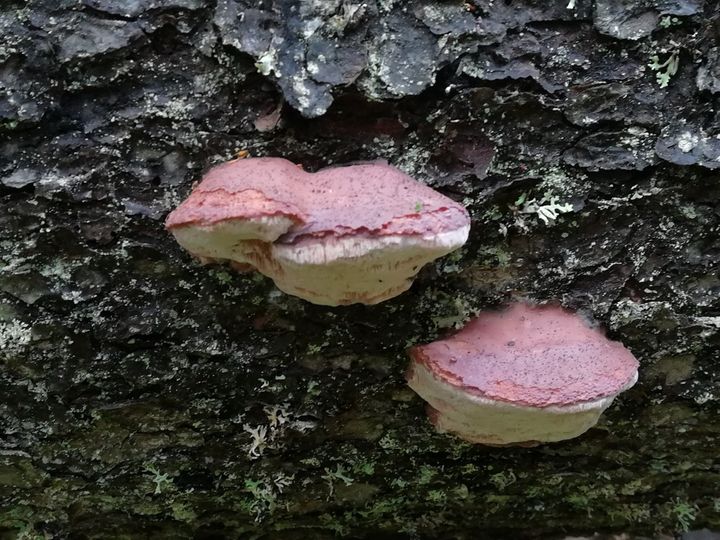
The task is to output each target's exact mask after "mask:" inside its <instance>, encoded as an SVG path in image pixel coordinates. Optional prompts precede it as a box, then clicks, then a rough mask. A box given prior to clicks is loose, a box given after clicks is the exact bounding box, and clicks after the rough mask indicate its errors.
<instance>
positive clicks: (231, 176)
mask: <svg viewBox="0 0 720 540" xmlns="http://www.w3.org/2000/svg"><path fill="white" fill-rule="evenodd" d="M166 227H167V228H168V229H169V230H170V231H171V232H172V233H173V235H174V236H175V238H176V239H177V241H178V242H179V243H180V245H181V246H183V247H184V248H185V249H186V250H188V251H189V252H190V253H191V254H193V255H195V256H197V257H200V258H201V260H205V261H230V262H231V263H232V264H233V266H236V267H240V268H247V267H248V266H247V265H250V266H251V267H253V268H256V269H257V270H258V271H260V272H261V273H263V274H265V275H266V276H269V277H270V278H272V279H273V281H275V284H276V285H277V287H278V288H279V289H281V290H282V291H285V292H286V293H288V294H292V295H295V296H299V297H300V298H304V299H305V300H308V301H310V302H314V303H316V304H324V305H331V306H334V305H343V304H352V303H363V304H376V303H378V302H382V301H383V300H386V299H388V298H392V297H393V296H397V295H398V294H400V293H402V292H403V291H405V290H407V289H408V287H410V285H411V284H412V280H413V278H414V277H415V275H416V274H417V272H418V271H419V270H420V268H421V267H422V266H423V265H424V264H426V263H428V262H430V261H432V260H434V259H436V258H438V257H441V256H443V255H445V254H447V253H450V252H451V251H453V250H455V249H457V248H459V247H460V246H462V245H463V244H464V243H465V241H466V240H467V236H468V233H469V230H470V218H469V216H468V213H467V211H466V210H465V208H464V207H463V206H462V205H460V204H458V203H456V202H454V201H452V200H451V199H449V198H447V197H445V196H444V195H441V194H440V193H438V192H436V191H434V190H433V189H431V188H429V187H427V186H425V185H423V184H421V183H419V182H417V181H415V180H413V179H412V178H410V177H409V176H407V175H406V174H404V173H403V172H401V171H399V170H398V169H396V168H394V167H392V166H390V165H387V164H384V163H369V164H368V163H364V164H359V165H349V166H341V167H333V168H328V169H323V170H320V171H318V172H316V173H307V172H305V171H303V170H302V169H301V168H300V167H299V166H297V165H294V164H293V163H291V162H290V161H287V160H285V159H281V158H250V159H242V160H235V161H230V162H228V163H224V164H222V165H219V166H217V167H215V168H213V169H211V170H210V171H209V172H208V173H207V174H206V175H205V177H204V178H203V180H202V182H201V183H200V184H199V185H198V186H197V187H196V188H195V189H194V190H193V191H192V193H191V194H190V196H189V197H188V198H187V199H186V200H185V201H184V202H183V203H182V204H181V205H180V206H179V207H178V208H176V209H175V210H174V211H173V212H172V213H170V215H169V216H168V218H167V221H166Z"/></svg>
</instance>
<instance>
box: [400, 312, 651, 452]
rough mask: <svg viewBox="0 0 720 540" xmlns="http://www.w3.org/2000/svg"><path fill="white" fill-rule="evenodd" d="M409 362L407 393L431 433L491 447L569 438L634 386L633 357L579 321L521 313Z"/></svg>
mask: <svg viewBox="0 0 720 540" xmlns="http://www.w3.org/2000/svg"><path fill="white" fill-rule="evenodd" d="M409 354H410V357H411V363H410V368H409V369H408V373H407V379H408V383H409V385H410V387H411V388H412V389H413V390H415V392H417V393H418V394H419V395H420V396H421V397H422V398H423V399H424V400H425V401H427V402H428V404H429V406H428V407H429V408H428V415H429V417H430V420H431V421H432V423H433V424H434V425H435V427H436V428H437V429H438V431H441V432H450V433H453V434H455V435H457V436H458V437H460V438H462V439H465V440H467V441H470V442H476V443H482V444H487V445H495V446H505V445H513V444H515V445H525V446H534V445H536V444H539V443H542V442H552V441H560V440H564V439H570V438H573V437H577V436H578V435H580V434H582V433H584V432H585V431H587V430H588V429H590V428H591V427H592V426H594V425H595V424H596V423H597V421H598V418H599V417H600V415H601V414H602V412H603V411H604V410H605V409H606V408H607V407H609V406H610V404H611V403H612V401H613V399H614V398H615V397H616V396H617V395H618V394H619V393H620V392H622V391H623V390H626V389H628V388H630V387H631V386H632V385H633V384H635V382H636V381H637V376H638V373H637V370H638V362H637V360H636V359H635V357H634V356H633V355H632V353H631V352H630V351H629V350H628V349H626V348H625V347H624V346H623V345H622V344H621V343H619V342H617V341H611V340H609V339H608V338H606V337H605V336H604V335H603V333H602V332H601V331H600V330H598V329H594V328H591V327H589V326H588V325H587V324H586V322H585V321H584V320H583V319H582V318H581V317H580V316H579V315H577V314H575V313H572V312H569V311H567V310H565V309H563V308H560V307H556V306H531V305H528V304H525V303H518V304H514V305H512V306H510V307H508V308H506V309H504V310H502V311H497V312H488V313H482V314H480V315H479V316H478V317H477V318H475V319H474V320H472V321H471V322H470V323H468V324H467V325H466V326H465V327H464V328H463V329H462V330H460V331H459V332H457V333H456V334H454V335H452V336H450V337H448V338H446V339H442V340H439V341H435V342H433V343H430V344H428V345H420V346H415V347H411V348H410V350H409Z"/></svg>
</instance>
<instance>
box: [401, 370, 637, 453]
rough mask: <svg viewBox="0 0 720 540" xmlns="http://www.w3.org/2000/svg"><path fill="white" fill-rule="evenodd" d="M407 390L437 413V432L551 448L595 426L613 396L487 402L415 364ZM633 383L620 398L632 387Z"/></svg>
mask: <svg viewBox="0 0 720 540" xmlns="http://www.w3.org/2000/svg"><path fill="white" fill-rule="evenodd" d="M411 369H412V373H411V375H410V379H409V381H408V384H409V385H410V387H411V388H412V389H413V390H415V392H417V393H418V394H419V395H420V397H422V398H423V399H424V400H425V401H427V402H428V403H429V404H430V405H431V406H432V407H433V408H434V409H435V410H436V411H437V413H436V414H437V416H436V418H435V419H434V423H435V426H436V427H437V429H438V430H439V431H441V432H446V431H447V432H451V433H453V434H455V435H457V436H459V437H461V438H463V439H465V440H468V441H471V442H477V443H484V444H496V445H503V444H518V443H525V442H534V441H537V442H553V441H562V440H565V439H571V438H573V437H577V436H578V435H581V434H582V433H584V432H585V431H587V430H588V429H590V428H591V427H592V426H594V425H595V424H596V423H597V421H598V419H599V418H600V415H601V414H602V412H603V411H604V410H605V409H607V408H608V407H609V406H610V404H611V403H612V402H613V399H614V398H615V395H612V396H608V397H604V398H601V399H597V400H594V401H588V402H584V403H578V404H574V405H566V406H550V407H544V408H538V407H527V406H522V405H516V404H512V403H508V402H503V401H496V400H492V399H487V398H483V397H481V396H478V395H475V394H471V393H468V392H465V391H463V390H462V389H460V388H458V387H457V386H454V385H451V384H449V383H447V382H444V381H442V380H440V379H438V378H437V377H435V376H434V375H433V374H432V372H431V371H430V370H429V369H428V368H427V367H426V366H425V365H424V364H420V363H417V362H415V363H413V365H412V368H411ZM636 381H637V374H635V377H634V378H633V379H632V380H631V381H630V382H629V383H628V384H627V385H626V386H625V387H623V388H620V389H619V390H618V393H620V392H621V391H623V390H625V389H626V388H629V387H631V386H632V385H633V384H635V382H636Z"/></svg>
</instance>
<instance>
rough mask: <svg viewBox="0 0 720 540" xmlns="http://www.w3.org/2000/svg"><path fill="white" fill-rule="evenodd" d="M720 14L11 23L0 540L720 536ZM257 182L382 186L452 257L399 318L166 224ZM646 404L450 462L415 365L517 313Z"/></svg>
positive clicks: (657, 8) (380, 7)
mask: <svg viewBox="0 0 720 540" xmlns="http://www.w3.org/2000/svg"><path fill="white" fill-rule="evenodd" d="M717 21H718V13H717V6H716V3H715V2H711V1H706V2H702V1H700V0H662V1H661V0H656V1H654V2H641V1H640V0H637V1H634V0H633V1H627V2H619V1H612V0H596V1H595V2H591V1H590V0H577V1H573V2H570V3H569V4H568V2H567V1H565V0H563V1H561V2H560V1H557V2H556V1H554V0H553V1H545V0H542V1H540V0H521V1H513V2H503V1H499V0H495V1H494V2H485V1H482V0H471V1H468V2H460V1H443V2H440V1H429V0H428V1H422V0H414V1H409V2H399V1H395V0H378V1H377V2H375V1H369V2H360V1H357V2H356V1H340V0H329V1H327V2H319V1H312V0H306V1H304V2H299V1H294V0H285V1H283V0H275V1H274V2H271V1H268V0H265V1H261V2H251V1H250V0H217V1H210V0H132V1H128V2H111V1H109V0H81V1H76V0H59V1H58V0H52V1H51V0H36V1H21V0H20V1H19V0H15V1H12V0H11V1H10V2H7V1H6V2H4V3H3V5H2V6H0V28H2V36H3V40H2V43H0V396H2V397H0V434H1V436H0V538H31V537H32V538H36V537H37V538H41V537H52V538H55V537H57V538H66V537H70V538H133V539H135V538H146V537H147V538H266V539H271V538H282V539H292V538H334V537H336V536H339V535H345V536H346V537H349V538H479V537H488V538H546V537H547V538H555V537H562V536H563V535H565V534H569V533H592V532H594V531H604V532H618V531H627V532H631V533H633V534H638V535H644V536H652V535H655V534H657V533H659V532H663V533H671V532H673V531H679V530H682V529H687V528H700V527H710V528H713V527H715V528H718V527H720V492H719V491H718V487H719V486H720V462H719V460H718V451H717V448H718V443H719V442H720V420H718V418H719V416H718V399H720V367H719V366H720V358H719V357H718V349H719V346H720V300H719V299H718V295H719V293H720V277H719V276H718V266H719V260H720V234H719V230H720V213H719V212H718V206H717V204H718V203H717V201H718V199H719V198H720V178H719V177H718V172H717V171H718V168H720V143H718V136H719V135H720V122H719V117H718V114H717V111H718V110H720V108H718V96H719V92H720V79H719V77H720V55H719V54H718V47H717V36H718V22H717ZM240 151H247V152H249V153H250V154H251V155H253V156H262V155H277V156H283V157H286V158H288V159H292V160H294V161H295V162H297V163H299V164H302V165H303V166H305V167H306V168H307V169H309V170H314V169H317V168H319V167H321V166H324V165H329V164H333V163H343V162H349V161H354V160H373V159H386V160H388V161H389V162H390V163H392V164H394V165H396V166H398V167H400V168H402V169H403V170H405V171H407V172H408V173H410V174H412V175H413V176H415V177H417V178H418V179H420V180H422V181H424V182H427V183H429V184H430V185H432V186H434V187H436V188H437V189H439V190H440V191H442V192H443V193H445V194H447V195H448V196H451V197H453V198H455V199H456V200H459V201H462V202H463V203H464V204H465V205H466V206H467V208H468V209H469V210H470V212H471V214H472V216H473V229H472V232H471V239H470V241H469V242H468V244H467V245H466V247H465V248H463V249H462V250H461V251H460V252H458V253H456V254H454V255H451V256H449V257H446V258H444V259H442V260H440V261H438V262H437V263H436V264H434V265H430V266H429V267H427V268H425V269H424V270H423V271H422V273H421V275H420V277H419V279H418V280H417V282H416V283H415V285H414V286H413V287H412V289H411V290H410V291H408V292H407V293H405V294H403V295H401V296H399V297H397V298H395V299H393V300H390V301H387V302H384V303H382V304H380V305H377V306H350V307H339V308H327V307H321V306H314V305H311V304H308V303H306V302H303V301H301V300H299V299H296V298H293V297H290V296H286V295H284V294H281V293H279V292H278V291H277V290H276V289H274V287H273V286H272V283H271V282H270V281H269V280H266V279H264V278H262V277H260V276H257V275H253V274H236V273H233V272H231V271H229V270H228V269H226V268H222V267H203V266H200V265H199V264H198V263H197V262H195V261H193V260H192V259H191V258H190V257H189V256H188V255H187V254H186V253H183V252H182V250H181V249H180V248H179V247H178V246H177V245H176V244H175V242H174V241H173V239H172V237H171V236H170V235H168V234H167V232H166V231H165V230H164V228H163V218H164V216H165V215H166V213H167V212H168V211H169V210H170V209H171V208H173V207H174V206H175V205H176V204H177V203H178V202H179V201H180V200H182V198H183V197H184V196H186V195H187V193H188V192H189V190H190V188H191V185H192V183H193V181H195V180H197V179H198V178H199V177H200V176H201V175H202V172H203V171H204V170H206V169H207V168H208V167H210V166H211V165H212V164H215V163H218V162H220V161H223V160H226V159H230V158H232V157H234V156H236V155H237V153H238V152H240ZM516 298H523V299H529V300H531V301H555V302H560V303H562V304H563V305H566V306H568V307H571V308H574V309H579V310H581V311H582V312H583V313H584V314H586V315H588V316H590V317H593V318H594V319H595V320H597V321H598V322H599V323H601V324H603V325H604V326H605V327H607V329H608V332H609V334H610V336H611V337H613V338H614V339H618V340H621V341H622V342H623V343H624V344H625V345H626V346H627V347H629V348H630V349H631V350H632V351H633V352H634V353H635V354H636V356H637V357H638V358H639V359H640V362H641V369H640V381H639V382H638V384H637V385H636V386H635V387H634V388H633V389H632V390H630V391H628V392H626V393H625V394H623V395H622V396H621V398H620V399H618V400H617V401H616V403H615V404H614V405H613V406H612V407H611V408H610V409H609V410H608V411H607V412H606V413H605V415H604V416H603V419H602V420H601V423H600V424H599V425H598V426H597V427H595V428H594V429H592V430H590V431H589V432H588V433H586V434H585V435H583V436H582V437H579V438H577V439H575V440H571V441H567V442H563V443H558V444H550V445H544V446H540V447H537V448H488V447H482V446H472V445H469V444H466V443H463V442H461V441H459V440H457V439H454V438H452V437H448V436H445V435H441V434H437V433H435V432H434V431H433V429H432V427H431V426H430V425H429V423H428V422H427V420H426V417H425V413H424V409H423V403H422V401H421V400H420V399H419V398H418V397H417V396H416V395H414V394H413V393H412V392H411V391H410V390H408V389H407V387H406V385H405V382H404V378H403V372H404V369H405V367H406V363H407V358H406V355H405V348H406V347H407V346H409V345H412V344H415V343H423V342H427V341H430V340H433V339H435V338H436V337H437V336H439V335H442V334H443V333H445V332H447V331H448V330H449V329H451V328H452V327H456V326H459V325H462V323H463V322H464V321H465V320H467V319H468V318H469V317H471V316H472V314H473V313H474V312H477V311H479V310H483V309H489V308H492V307H494V306H498V305H500V304H502V303H503V302H506V301H508V300H510V299H516Z"/></svg>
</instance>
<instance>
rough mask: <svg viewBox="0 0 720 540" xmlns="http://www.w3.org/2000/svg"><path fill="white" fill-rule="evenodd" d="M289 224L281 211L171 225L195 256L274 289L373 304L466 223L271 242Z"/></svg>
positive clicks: (399, 287)
mask: <svg viewBox="0 0 720 540" xmlns="http://www.w3.org/2000/svg"><path fill="white" fill-rule="evenodd" d="M291 226H292V222H291V221H290V220H289V219H287V218H283V217H261V218H257V219H252V220H245V221H225V222H220V223H218V224H216V225H212V226H197V225H195V226H186V227H177V228H175V229H173V231H172V232H173V234H174V235H175V238H176V239H177V241H178V243H179V244H180V245H181V246H183V247H184V248H185V249H187V250H188V251H189V252H191V253H192V254H194V255H195V256H198V257H202V258H210V259H220V260H231V261H236V262H238V263H245V264H251V265H252V266H254V267H255V268H257V270H258V271H260V272H261V273H263V274H265V275H266V276H268V277H270V278H272V279H273V281H274V282H275V284H276V285H277V287H278V288H279V289H280V290H282V291H284V292H286V293H288V294H292V295H295V296H299V297H300V298H304V299H306V300H309V301H311V302H314V303H316V304H324V305H342V304H351V303H355V302H362V303H365V304H375V303H378V302H382V301H383V300H386V299H388V298H392V297H393V296H397V295H398V294H400V293H402V292H403V291H405V290H407V289H408V288H409V287H410V285H411V284H412V280H413V278H414V277H415V275H416V274H417V273H418V271H419V270H420V268H422V266H423V265H425V264H427V263H428V262H430V261H432V260H434V259H436V258H438V257H442V256H443V255H446V254H447V253H450V252H451V251H454V250H455V249H457V248H459V247H460V246H462V245H463V244H464V243H465V241H466V240H467V237H468V233H469V231H470V227H469V226H466V227H462V228H459V229H456V230H454V231H449V232H445V233H441V234H439V235H432V236H419V235H415V236H400V235H388V236H378V237H366V236H355V237H353V236H343V237H333V236H329V237H324V238H309V239H305V240H301V241H299V242H298V243H295V244H274V243H272V242H273V241H275V240H276V239H277V238H279V237H280V236H281V235H282V234H284V233H285V232H287V231H288V230H289V229H290V227H291Z"/></svg>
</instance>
